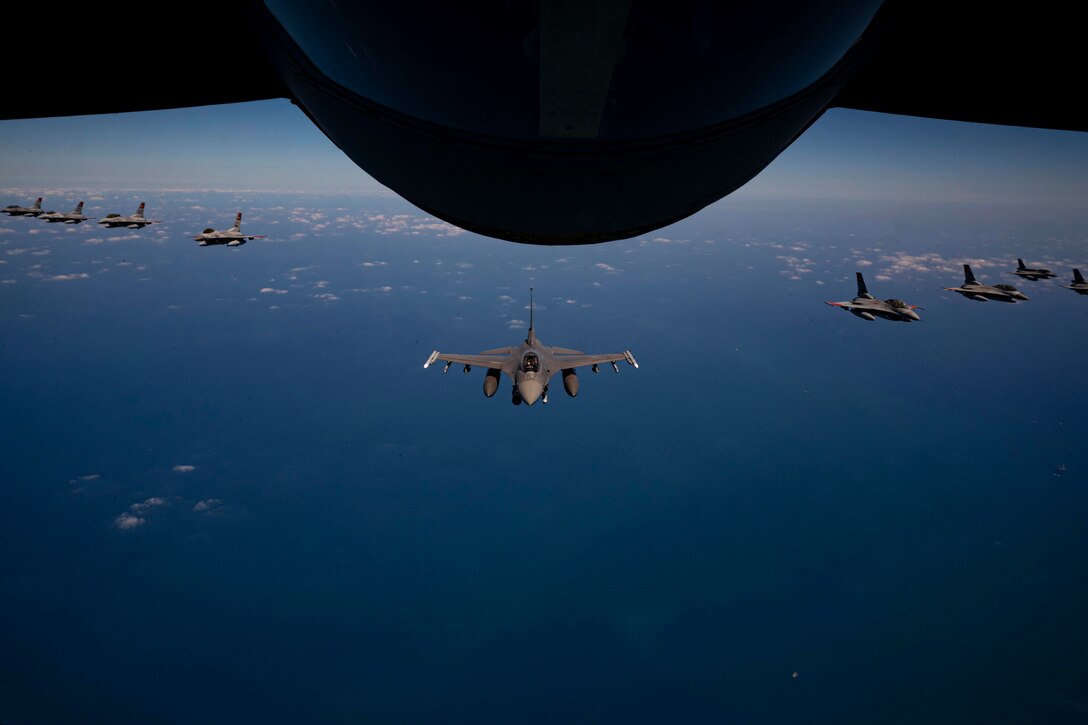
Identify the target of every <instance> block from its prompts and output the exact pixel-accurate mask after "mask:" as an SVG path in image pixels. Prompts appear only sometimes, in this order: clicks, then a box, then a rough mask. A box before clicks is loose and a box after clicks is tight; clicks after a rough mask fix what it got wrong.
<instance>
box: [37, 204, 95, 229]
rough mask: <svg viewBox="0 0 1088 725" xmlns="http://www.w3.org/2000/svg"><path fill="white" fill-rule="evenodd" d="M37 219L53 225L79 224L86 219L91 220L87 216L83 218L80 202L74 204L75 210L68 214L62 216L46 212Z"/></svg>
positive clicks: (55, 212) (53, 212)
mask: <svg viewBox="0 0 1088 725" xmlns="http://www.w3.org/2000/svg"><path fill="white" fill-rule="evenodd" d="M38 218H39V219H44V220H45V221H47V222H52V223H54V224H57V223H64V224H79V223H80V222H85V221H87V220H88V219H91V217H89V216H83V202H82V201H81V202H79V203H78V204H76V208H75V209H73V210H72V211H70V212H68V213H67V214H62V213H60V212H59V211H47V212H46V213H44V214H41V215H39V216H38Z"/></svg>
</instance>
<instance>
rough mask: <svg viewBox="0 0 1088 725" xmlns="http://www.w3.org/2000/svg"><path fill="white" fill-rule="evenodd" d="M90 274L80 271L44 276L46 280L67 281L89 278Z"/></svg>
mask: <svg viewBox="0 0 1088 725" xmlns="http://www.w3.org/2000/svg"><path fill="white" fill-rule="evenodd" d="M90 276H91V275H89V274H87V273H86V272H80V273H79V274H54V275H53V276H52V277H46V282H69V281H71V280H73V279H89V278H90Z"/></svg>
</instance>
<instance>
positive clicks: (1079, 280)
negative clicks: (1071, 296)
mask: <svg viewBox="0 0 1088 725" xmlns="http://www.w3.org/2000/svg"><path fill="white" fill-rule="evenodd" d="M1062 287H1065V288H1066V289H1071V290H1073V291H1074V292H1076V293H1077V294H1078V295H1088V282H1085V281H1084V276H1083V275H1081V273H1080V270H1079V269H1074V270H1073V284H1063V285H1062Z"/></svg>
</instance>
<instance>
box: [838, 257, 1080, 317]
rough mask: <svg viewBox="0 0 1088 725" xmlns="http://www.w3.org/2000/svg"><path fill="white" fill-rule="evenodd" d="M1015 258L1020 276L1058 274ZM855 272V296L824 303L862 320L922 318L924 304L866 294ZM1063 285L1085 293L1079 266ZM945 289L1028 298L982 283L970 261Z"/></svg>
mask: <svg viewBox="0 0 1088 725" xmlns="http://www.w3.org/2000/svg"><path fill="white" fill-rule="evenodd" d="M1016 262H1017V268H1016V269H1015V270H1013V274H1015V275H1017V276H1018V277H1022V278H1023V279H1027V280H1031V281H1032V282H1035V281H1038V280H1040V279H1052V278H1054V277H1057V276H1058V275H1056V274H1054V273H1053V272H1051V271H1050V270H1049V269H1045V268H1041V267H1040V268H1037V269H1036V268H1031V267H1028V266H1027V265H1026V264H1024V260H1022V259H1017V260H1016ZM856 274H857V277H858V295H857V297H855V298H854V299H852V300H846V301H843V302H826V303H825V304H828V305H831V306H832V307H838V308H839V309H841V310H845V311H847V312H849V313H850V314H852V315H854V316H855V317H860V318H861V319H863V320H870V321H871V320H875V319H876V318H878V317H879V318H881V319H884V320H892V321H894V322H917V321H918V320H920V319H921V318H920V317H918V313H917V312H915V310H921V309H924V308H922V307H919V306H918V305H908V304H907V303H906V302H904V301H903V300H899V299H889V300H878V299H877V298H875V297H873V296H872V295H871V294H869V289H868V288H867V287H866V286H865V278H864V277H862V276H861V272H856ZM1062 287H1064V288H1065V289H1071V290H1073V291H1074V292H1076V293H1077V294H1081V295H1088V282H1086V281H1085V279H1084V277H1083V276H1082V275H1081V273H1080V270H1079V269H1074V270H1073V281H1072V283H1071V284H1067V285H1062ZM944 289H946V290H948V291H949V292H955V293H956V294H958V295H962V296H963V297H964V298H965V299H968V300H974V301H976V302H989V301H990V300H994V301H997V302H1009V303H1016V302H1025V301H1027V300H1029V299H1031V298H1030V297H1028V296H1027V295H1026V294H1024V293H1023V292H1021V291H1020V290H1018V289H1016V287H1014V286H1013V285H1011V284H994V285H989V284H982V283H981V282H979V281H978V279H976V278H975V273H974V272H972V271H971V265H969V264H965V265H963V284H962V285H960V286H959V287H945V288H944Z"/></svg>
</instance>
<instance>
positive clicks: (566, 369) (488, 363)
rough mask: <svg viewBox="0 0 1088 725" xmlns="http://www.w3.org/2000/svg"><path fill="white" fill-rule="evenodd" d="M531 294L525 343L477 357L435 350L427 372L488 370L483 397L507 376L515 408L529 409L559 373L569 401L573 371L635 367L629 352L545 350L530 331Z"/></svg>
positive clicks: (574, 380)
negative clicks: (441, 363)
mask: <svg viewBox="0 0 1088 725" xmlns="http://www.w3.org/2000/svg"><path fill="white" fill-rule="evenodd" d="M532 294H533V291H532V289H530V290H529V334H528V336H527V337H526V338H525V341H524V342H523V343H521V345H518V346H517V347H500V348H497V349H495V350H485V351H484V352H481V353H480V354H479V355H451V354H447V353H442V352H439V351H438V350H435V351H434V352H432V353H431V356H430V357H429V358H427V362H425V363H424V364H423V367H424V368H429V367H430V366H431V365H433V364H434V362H435V361H436V360H445V361H446V367H445V369H443V371H442V372H449V369H450V366H451V365H453V364H454V363H457V364H458V365H464V366H465V368H464V371H465V372H466V373H467V372H469V371H470V370H472V366H473V365H478V366H480V367H484V368H487V373H486V374H485V375H484V395H486V396H487V397H489V398H490V397H491V396H493V395H494V394H495V391H496V390H498V389H499V375H500V374H502V373H506V374H507V375H508V376H510V378H511V379H512V380H513V382H514V386H513V390H512V392H513V398H512V402H513V404H514V405H521V403H522V402H523V401H524V402H525V404H526V405H532V404H533V403H535V402H536V401H537V400H540V401H541V402H542V403H547V402H548V380H550V379H551V377H552V375H554V374H555V373H557V372H560V371H562V373H563V389H564V390H566V391H567V395H569V396H570V397H572V398H573V397H576V396H577V395H578V376H577V375H575V373H574V369H575V368H579V367H584V366H586V365H589V366H591V369H592V370H593V372H595V373H596V372H598V365H603V364H604V363H611V364H612V369H613V370H614V371H616V372H617V373H618V372H619V371H620V369H619V367H618V366H617V365H616V362H618V361H620V360H626V361H627V363H628V364H629V365H632V366H634V367H635V368H637V367H638V363H637V362H636V361H635V356H634V355H632V354H631V351H630V350H625V351H623V352H619V353H609V354H605V355H586V354H585V353H584V352H581V351H580V350H567V349H566V348H562V347H548V346H546V345H544V344H542V343H541V342H540V340H538V339H537V338H536V333H535V332H534V329H533V298H532Z"/></svg>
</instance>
